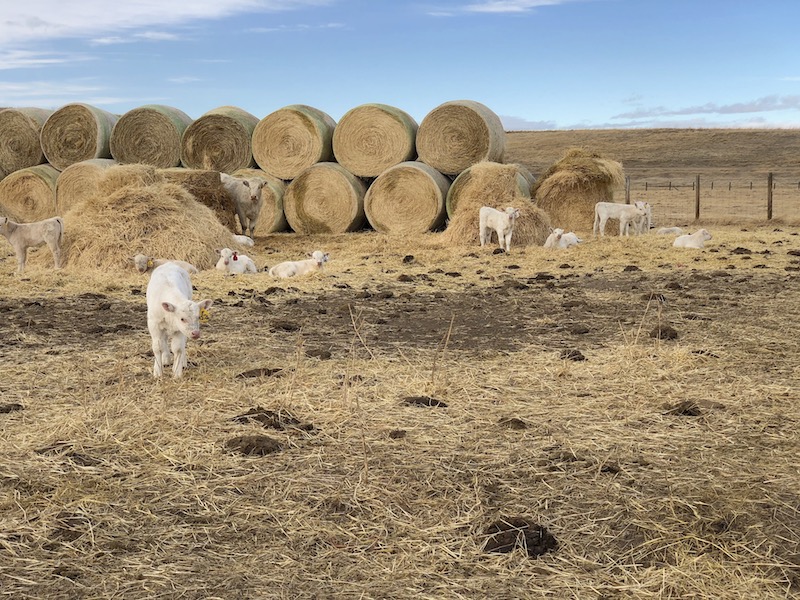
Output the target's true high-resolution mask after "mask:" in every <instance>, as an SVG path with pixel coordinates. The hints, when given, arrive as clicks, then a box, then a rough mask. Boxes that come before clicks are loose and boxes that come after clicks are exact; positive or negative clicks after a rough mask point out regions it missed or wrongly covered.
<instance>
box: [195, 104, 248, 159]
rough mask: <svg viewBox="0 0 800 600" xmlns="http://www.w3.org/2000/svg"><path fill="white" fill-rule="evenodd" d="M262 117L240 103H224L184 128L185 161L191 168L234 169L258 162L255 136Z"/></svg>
mask: <svg viewBox="0 0 800 600" xmlns="http://www.w3.org/2000/svg"><path fill="white" fill-rule="evenodd" d="M257 124H258V117H256V116H254V115H251V114H250V113H249V112H247V111H246V110H243V109H241V108H238V107H236V106H220V107H219V108H215V109H212V110H210V111H208V112H207V113H205V114H204V115H203V116H201V117H200V118H199V119H196V120H195V121H194V122H193V123H192V124H191V125H189V126H188V127H187V128H186V130H185V131H184V132H183V139H182V141H181V161H182V162H183V164H184V165H185V166H186V167H189V168H190V169H206V170H212V171H220V172H222V173H233V172H234V171H235V170H236V169H242V168H245V167H253V166H255V162H254V161H253V150H252V146H251V140H252V137H253V129H255V126H256V125H257Z"/></svg>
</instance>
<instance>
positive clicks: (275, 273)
mask: <svg viewBox="0 0 800 600" xmlns="http://www.w3.org/2000/svg"><path fill="white" fill-rule="evenodd" d="M309 256H310V257H311V258H307V259H305V260H287V261H286V262H282V263H278V264H277V265H275V266H274V267H272V268H271V269H270V270H269V274H270V275H271V276H272V277H279V278H281V279H285V278H286V277H296V276H297V275H305V274H306V273H310V272H311V271H319V270H321V269H322V265H324V264H325V263H326V262H328V254H327V253H324V252H322V251H321V250H314V252H312V253H311V254H309Z"/></svg>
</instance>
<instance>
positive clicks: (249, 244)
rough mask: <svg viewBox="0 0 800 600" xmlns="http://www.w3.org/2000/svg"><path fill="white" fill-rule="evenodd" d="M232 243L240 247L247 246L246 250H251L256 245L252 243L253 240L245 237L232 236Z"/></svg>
mask: <svg viewBox="0 0 800 600" xmlns="http://www.w3.org/2000/svg"><path fill="white" fill-rule="evenodd" d="M233 241H234V242H236V243H237V244H241V245H242V246H247V247H248V248H252V247H253V246H255V245H256V243H255V242H254V241H253V238H251V237H248V236H246V235H236V234H233Z"/></svg>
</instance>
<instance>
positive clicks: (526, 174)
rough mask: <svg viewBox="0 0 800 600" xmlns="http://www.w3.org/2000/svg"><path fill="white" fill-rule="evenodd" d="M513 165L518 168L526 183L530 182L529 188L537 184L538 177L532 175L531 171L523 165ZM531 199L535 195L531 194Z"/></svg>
mask: <svg viewBox="0 0 800 600" xmlns="http://www.w3.org/2000/svg"><path fill="white" fill-rule="evenodd" d="M511 164H513V165H514V166H515V167H517V170H518V171H519V174H520V175H522V176H523V177H524V178H525V181H527V182H528V187H529V188H531V187H533V184H534V183H536V177H535V176H534V174H533V173H531V170H530V169H529V168H528V167H526V166H525V165H523V164H522V163H511ZM530 197H531V198H533V194H530Z"/></svg>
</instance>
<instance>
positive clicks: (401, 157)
mask: <svg viewBox="0 0 800 600" xmlns="http://www.w3.org/2000/svg"><path fill="white" fill-rule="evenodd" d="M418 128H419V126H418V125H417V122H416V121H415V120H414V119H413V118H412V117H411V116H410V115H409V114H408V113H406V112H405V111H402V110H400V109H399V108H395V107H393V106H388V105H386V104H363V105H361V106H357V107H355V108H353V109H351V110H349V111H347V113H345V115H344V116H343V117H342V118H341V119H339V123H338V124H337V125H336V128H335V129H334V131H333V154H334V156H335V157H336V162H338V163H339V164H340V165H342V166H343V167H344V168H345V169H347V170H348V171H350V172H351V173H352V174H353V175H357V176H358V177H377V176H378V175H380V174H381V173H383V172H384V171H385V170H386V169H388V168H389V167H392V166H394V165H396V164H399V163H401V162H405V161H411V160H414V158H416V156H417V148H416V138H417V129H418Z"/></svg>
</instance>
